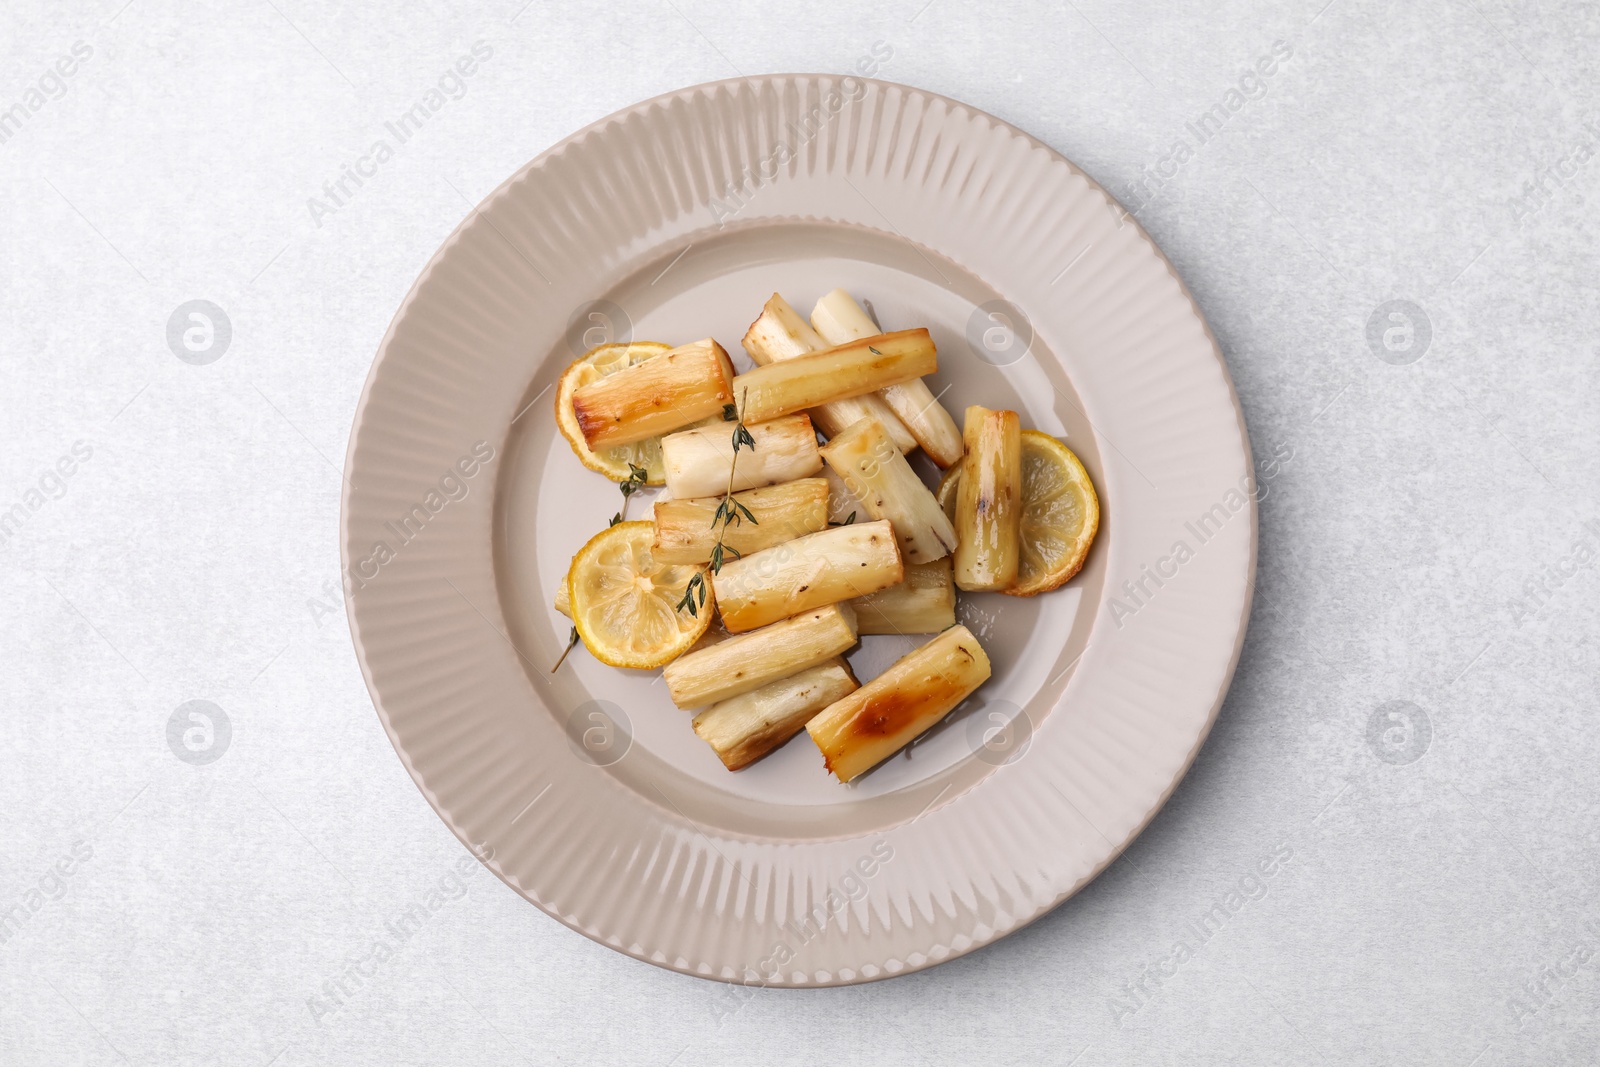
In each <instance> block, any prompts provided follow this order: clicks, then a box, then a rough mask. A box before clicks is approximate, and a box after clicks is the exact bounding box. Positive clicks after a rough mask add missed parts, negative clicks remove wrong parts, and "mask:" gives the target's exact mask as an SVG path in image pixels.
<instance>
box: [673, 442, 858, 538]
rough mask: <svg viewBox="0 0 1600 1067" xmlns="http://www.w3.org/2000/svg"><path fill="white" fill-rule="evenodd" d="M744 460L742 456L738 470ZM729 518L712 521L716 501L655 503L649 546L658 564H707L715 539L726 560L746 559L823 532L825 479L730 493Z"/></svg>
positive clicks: (718, 503) (715, 517)
mask: <svg viewBox="0 0 1600 1067" xmlns="http://www.w3.org/2000/svg"><path fill="white" fill-rule="evenodd" d="M747 458H748V456H747V455H744V454H742V450H741V455H740V457H739V462H740V464H741V465H742V464H743V463H744V462H745V460H746V459H747ZM733 504H734V518H733V520H732V521H730V522H727V523H724V522H723V521H722V519H721V518H720V517H719V516H718V514H717V512H718V509H720V508H721V507H722V497H715V496H708V497H700V498H698V499H695V500H658V501H656V504H655V520H656V539H655V542H654V544H652V545H651V552H652V553H653V554H654V555H655V558H656V559H658V560H661V561H662V562H663V563H709V562H710V561H711V552H712V550H713V549H714V548H715V547H716V544H717V537H718V535H719V534H720V535H721V537H722V544H723V547H724V549H725V551H726V552H727V555H728V557H729V558H736V557H739V556H748V555H750V554H752V553H755V552H760V551H761V550H762V549H764V548H771V547H772V546H773V545H777V544H782V543H783V542H784V541H789V540H792V539H793V538H796V537H801V536H803V535H805V534H808V533H816V532H817V531H818V530H825V529H827V527H828V480H827V479H826V478H801V479H799V480H797V481H793V482H784V483H783V484H781V485H769V486H766V487H765V488H762V489H746V490H745V491H744V492H742V493H735V494H733Z"/></svg>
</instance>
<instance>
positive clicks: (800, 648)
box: [661, 604, 856, 708]
mask: <svg viewBox="0 0 1600 1067" xmlns="http://www.w3.org/2000/svg"><path fill="white" fill-rule="evenodd" d="M855 643H856V616H855V612H854V611H853V610H851V608H850V606H849V605H848V604H829V605H828V606H827V607H825V608H815V609H813V610H811V611H806V612H801V613H800V614H799V615H796V616H794V617H792V618H788V619H784V620H783V621H782V622H775V623H773V624H772V625H771V626H765V627H762V628H761V629H759V630H754V631H752V632H750V633H747V634H740V635H739V636H737V637H730V638H728V639H727V640H726V641H722V642H719V643H717V644H715V645H712V646H711V647H709V648H701V649H699V650H697V651H692V652H686V653H684V654H683V655H682V656H679V657H678V658H677V659H675V660H673V661H672V662H671V663H669V664H667V666H666V668H665V669H664V670H662V672H661V676H662V678H663V679H665V680H666V683H667V693H668V694H669V695H670V696H671V697H672V702H673V703H674V704H676V705H677V706H678V707H680V708H702V707H705V706H706V705H707V704H715V703H717V702H718V701H721V700H727V699H728V698H729V697H736V696H738V695H740V694H741V693H748V692H751V691H752V690H755V689H760V688H761V687H762V686H764V685H766V684H767V683H768V682H775V681H777V680H778V679H780V678H787V677H789V676H790V675H793V674H798V673H800V672H801V671H803V670H806V669H807V668H809V667H815V666H816V665H817V664H819V663H823V662H825V661H827V660H829V659H832V658H833V657H834V656H837V655H839V654H840V653H841V652H843V651H844V650H845V649H847V648H849V647H850V646H851V645H853V644H855Z"/></svg>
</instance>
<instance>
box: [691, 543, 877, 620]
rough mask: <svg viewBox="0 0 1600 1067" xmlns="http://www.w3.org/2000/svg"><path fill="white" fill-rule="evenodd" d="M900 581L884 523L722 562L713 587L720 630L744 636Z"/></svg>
mask: <svg viewBox="0 0 1600 1067" xmlns="http://www.w3.org/2000/svg"><path fill="white" fill-rule="evenodd" d="M904 577H905V568H904V566H903V564H902V563H901V560H900V549H899V547H898V546H896V544H895V538H894V530H893V528H891V527H890V525H889V524H888V523H887V522H865V523H862V522H857V523H852V524H850V525H849V526H834V527H830V528H828V529H826V530H822V531H821V532H819V533H813V534H806V535H805V536H804V537H797V538H795V539H793V540H791V541H785V542H783V543H782V544H781V545H775V546H773V547H772V548H766V549H762V550H761V551H760V552H756V553H753V554H751V555H748V556H745V557H744V558H742V559H735V560H732V561H728V562H724V563H723V565H722V569H721V570H720V571H718V572H717V573H716V575H715V576H713V577H712V579H711V585H712V588H713V590H714V591H715V592H716V596H717V611H718V612H719V613H720V614H721V616H722V624H723V625H724V626H726V627H727V628H728V630H729V631H730V632H732V633H743V632H744V631H746V630H754V629H756V628H757V627H760V626H766V625H767V624H768V623H772V622H776V621H778V620H779V619H783V618H787V617H788V616H790V615H794V614H797V613H799V612H802V611H806V610H808V609H810V608H817V607H821V606H822V605H824V604H834V603H837V602H838V601H841V600H849V599H850V598H852V597H858V596H865V595H866V594H868V593H875V592H877V591H878V590H879V589H886V588H888V587H889V586H891V585H895V584H897V583H898V582H899V581H900V580H901V579H902V578H904Z"/></svg>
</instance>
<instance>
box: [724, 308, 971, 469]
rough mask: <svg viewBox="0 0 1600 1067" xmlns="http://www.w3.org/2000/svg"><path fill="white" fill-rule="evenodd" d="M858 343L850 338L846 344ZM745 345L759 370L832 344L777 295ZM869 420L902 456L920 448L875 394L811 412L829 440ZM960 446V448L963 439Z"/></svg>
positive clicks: (846, 400)
mask: <svg viewBox="0 0 1600 1067" xmlns="http://www.w3.org/2000/svg"><path fill="white" fill-rule="evenodd" d="M869 321H870V320H869ZM878 332H879V331H878V330H877V329H876V328H874V329H870V330H868V331H867V333H868V334H875V333H878ZM863 336H865V335H863ZM854 339H855V338H853V337H847V338H845V339H844V340H847V341H849V340H854ZM743 343H744V350H745V351H746V352H748V353H750V358H751V359H752V360H754V361H755V363H756V365H757V366H758V367H765V366H767V365H768V364H769V363H779V362H782V361H783V360H786V359H794V358H795V357H796V356H804V355H809V354H810V353H812V352H820V351H822V350H823V349H824V348H827V347H828V345H829V342H827V341H824V340H823V339H822V338H821V336H819V335H818V334H817V331H816V330H814V329H812V328H811V324H810V323H808V322H806V320H805V319H802V318H801V317H800V314H799V312H797V311H795V309H794V308H792V307H790V306H789V302H788V301H787V300H785V299H784V298H783V297H781V296H779V295H778V294H777V293H773V294H772V299H771V300H768V301H767V304H766V306H765V307H764V308H762V309H761V315H760V317H759V318H757V319H756V321H755V322H752V323H751V324H750V329H749V330H747V331H746V332H745V335H744V342H743ZM867 418H875V419H877V420H878V421H880V422H882V423H883V426H884V429H886V430H888V431H889V436H890V437H892V438H894V443H895V444H896V445H898V446H899V447H900V450H901V451H902V452H910V451H911V450H912V449H914V448H916V447H917V439H916V438H915V437H912V436H911V431H909V430H907V429H906V428H905V426H904V424H902V423H901V422H900V420H899V419H898V418H896V417H895V414H894V412H893V411H891V410H890V409H889V405H888V404H886V403H884V401H883V398H882V397H880V396H878V395H877V394H875V393H866V394H864V395H862V396H853V397H848V398H846V399H844V400H831V401H829V402H828V403H826V404H819V405H817V406H816V407H814V408H812V409H811V421H812V422H814V423H816V425H817V429H819V430H821V431H822V432H823V433H824V434H826V435H827V436H829V437H832V436H833V435H834V434H837V433H842V432H843V431H844V429H845V427H847V426H849V425H851V424H852V423H855V422H859V421H860V420H862V419H867ZM956 443H957V445H958V446H959V445H960V438H959V437H958V438H957V439H956Z"/></svg>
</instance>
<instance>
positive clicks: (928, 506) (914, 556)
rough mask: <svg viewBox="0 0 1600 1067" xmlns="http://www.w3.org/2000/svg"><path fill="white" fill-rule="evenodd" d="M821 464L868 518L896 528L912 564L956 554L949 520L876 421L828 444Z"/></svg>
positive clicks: (859, 425)
mask: <svg viewBox="0 0 1600 1067" xmlns="http://www.w3.org/2000/svg"><path fill="white" fill-rule="evenodd" d="M822 459H823V461H824V462H825V463H827V465H828V468H829V469H830V470H832V471H834V472H835V473H837V474H838V475H839V477H840V479H842V480H843V481H844V484H845V485H846V486H847V487H848V488H849V490H850V492H851V494H852V495H853V496H854V497H855V498H856V499H857V500H859V501H861V506H862V507H863V508H864V509H865V510H866V513H867V514H868V515H870V516H872V517H873V518H874V519H888V520H889V521H890V522H891V523H893V524H894V535H895V539H896V540H897V541H899V543H900V551H901V552H902V553H903V554H904V555H905V559H906V562H907V563H931V562H932V561H933V560H936V559H939V558H940V557H941V556H948V555H949V554H950V553H951V552H952V551H954V550H955V547H956V530H955V527H954V526H952V525H951V523H950V518H949V516H947V515H946V514H945V513H944V509H942V508H941V507H939V501H938V500H937V499H936V498H935V497H934V495H933V493H932V491H930V490H929V489H928V487H927V486H925V485H923V484H922V479H921V478H918V477H917V473H916V471H913V470H912V469H911V464H910V463H907V462H906V457H905V456H904V455H903V454H902V453H901V451H900V450H899V449H898V448H896V447H895V445H894V442H893V441H891V440H889V435H888V434H887V433H886V432H885V431H884V429H883V426H882V425H881V424H880V423H878V422H877V421H876V420H875V419H862V420H861V421H860V422H858V423H856V424H855V425H854V426H852V427H850V428H849V429H848V430H846V431H845V432H844V433H842V434H840V435H839V436H837V437H835V438H833V440H831V441H829V442H828V443H827V444H826V445H824V446H823V447H822Z"/></svg>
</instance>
